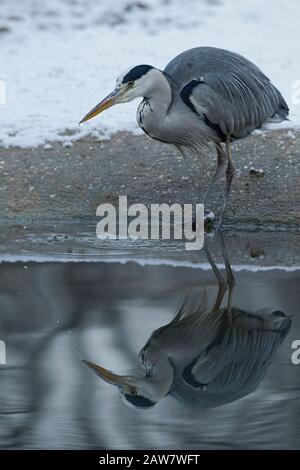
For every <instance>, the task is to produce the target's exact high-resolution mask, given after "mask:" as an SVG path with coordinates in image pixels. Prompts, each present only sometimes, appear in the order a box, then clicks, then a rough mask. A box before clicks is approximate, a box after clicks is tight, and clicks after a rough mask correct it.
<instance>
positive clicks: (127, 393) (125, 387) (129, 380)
mask: <svg viewBox="0 0 300 470" xmlns="http://www.w3.org/2000/svg"><path fill="white" fill-rule="evenodd" d="M83 362H84V363H85V364H86V365H87V366H88V367H89V368H90V369H92V371H93V372H95V374H96V375H98V377H100V378H101V379H102V380H104V381H105V382H107V383H108V384H110V385H114V386H115V387H117V388H118V389H119V392H120V394H121V397H122V400H123V401H124V403H125V404H126V405H129V406H133V407H135V408H151V407H152V406H154V405H155V404H156V403H157V401H159V399H160V398H162V397H159V394H158V392H157V391H156V390H155V387H153V386H152V385H151V384H149V382H148V383H147V377H135V376H132V375H117V374H114V373H113V372H111V371H109V370H107V369H104V367H101V366H99V365H97V364H94V363H93V362H90V361H83Z"/></svg>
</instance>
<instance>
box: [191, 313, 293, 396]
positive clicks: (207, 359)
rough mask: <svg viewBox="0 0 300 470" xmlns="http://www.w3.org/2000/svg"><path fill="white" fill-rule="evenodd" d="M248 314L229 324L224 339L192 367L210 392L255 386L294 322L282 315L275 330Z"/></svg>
mask: <svg viewBox="0 0 300 470" xmlns="http://www.w3.org/2000/svg"><path fill="white" fill-rule="evenodd" d="M243 316H245V317H246V320H247V322H246V323H245V322H244V319H243ZM247 317H248V315H240V321H237V323H236V325H234V326H232V327H231V328H229V327H228V328H227V330H226V332H225V334H224V336H223V338H222V342H221V343H220V344H217V345H215V346H213V347H212V348H208V349H207V351H206V352H205V354H203V355H201V356H200V357H199V358H198V361H197V362H196V363H195V365H194V366H193V368H192V370H191V374H192V376H193V377H194V379H195V381H196V382H198V383H202V384H203V383H204V384H208V385H207V389H208V390H209V391H211V392H217V393H220V392H224V391H227V392H228V391H232V392H234V391H235V392H236V391H237V389H239V388H243V387H248V388H251V387H255V386H256V385H257V384H258V383H259V381H260V380H261V379H262V378H263V377H264V375H265V373H266V371H267V369H268V367H269V365H270V363H271V362H272V359H273V357H274V354H275V353H276V351H277V349H278V347H279V346H280V344H281V343H282V341H283V339H284V338H285V336H286V334H287V333H288V331H289V328H290V325H291V321H290V319H288V318H287V317H285V316H282V317H281V320H280V321H279V320H278V323H276V327H275V326H274V330H273V331H272V330H269V329H265V326H264V323H263V322H259V320H257V318H255V317H252V318H251V317H249V318H247ZM238 320H239V318H238ZM269 325H270V323H268V324H267V325H266V326H267V327H269ZM273 325H275V324H273Z"/></svg>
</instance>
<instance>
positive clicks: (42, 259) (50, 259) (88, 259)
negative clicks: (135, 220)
mask: <svg viewBox="0 0 300 470" xmlns="http://www.w3.org/2000/svg"><path fill="white" fill-rule="evenodd" d="M29 262H34V263H54V262H55V263H119V264H126V263H132V262H133V263H136V264H137V265H139V266H171V267H174V268H193V269H202V270H203V271H209V270H210V269H211V266H210V264H209V263H193V262H192V261H180V260H172V259H168V258H134V257H132V258H130V257H127V258H125V257H124V258H116V257H107V256H106V257H100V256H99V257H95V256H82V257H81V256H78V255H77V256H71V255H69V254H68V255H59V256H53V255H32V254H30V255H20V254H17V255H11V254H3V255H0V263H29ZM217 266H218V267H219V268H222V267H223V266H224V264H222V263H217ZM232 269H233V270H234V271H235V272H239V271H248V272H258V271H274V270H278V271H285V272H294V271H299V270H300V266H279V265H273V266H272V265H271V266H259V265H257V264H256V265H255V264H254V265H253V264H233V265H232Z"/></svg>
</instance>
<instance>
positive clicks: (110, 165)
mask: <svg viewBox="0 0 300 470" xmlns="http://www.w3.org/2000/svg"><path fill="white" fill-rule="evenodd" d="M299 144H300V132H296V131H288V130H282V131H272V132H269V133H266V134H263V135H252V136H250V137H249V138H247V139H244V140H241V141H238V142H236V143H235V144H234V145H233V158H234V161H235V163H236V170H237V171H236V177H235V180H234V182H233V187H232V194H231V201H230V208H229V210H228V214H227V219H226V224H227V226H230V225H233V226H234V229H235V230H239V229H249V228H250V229H251V230H253V229H256V228H260V229H263V230H270V229H271V230H279V229H283V230H290V229H291V230H297V229H298V228H299V222H300V197H299V196H300V185H299V176H300V172H299V168H300V151H299V148H300V145H299ZM47 147H50V148H47V149H45V148H34V149H19V148H13V149H3V148H1V149H0V170H1V171H0V219H1V220H7V219H8V220H13V221H14V222H21V223H23V222H26V221H29V220H34V221H35V222H43V221H46V220H50V219H51V220H52V219H55V220H56V221H58V222H60V221H62V220H63V221H64V222H67V221H80V222H83V221H85V220H92V219H93V218H94V216H95V211H96V208H97V206H98V205H99V204H100V203H103V202H113V203H114V202H117V199H118V196H119V195H120V194H122V195H127V196H128V200H129V203H133V202H141V203H146V204H149V203H152V202H160V203H161V202H181V203H183V202H186V203H188V202H194V203H195V202H201V198H202V195H203V193H204V191H205V188H206V187H207V184H208V182H209V181H210V178H211V177H212V174H213V171H214V168H215V161H209V162H207V164H206V169H203V168H202V167H201V163H200V161H199V160H198V159H197V157H193V156H189V157H188V159H187V160H186V161H185V160H183V159H182V158H181V157H180V155H178V154H177V152H176V151H175V150H174V149H173V148H172V147H171V146H168V145H164V144H161V143H158V142H154V141H150V140H149V139H147V138H146V137H144V136H133V135H131V134H126V133H119V134H117V135H115V136H114V137H113V138H112V139H111V140H109V141H102V142H96V141H95V140H92V139H85V140H81V141H78V142H75V143H74V145H73V146H72V147H68V148H64V147H63V146H62V145H61V144H54V145H51V146H50V145H49V146H47ZM251 167H254V168H255V169H258V170H263V176H255V175H251V174H250V173H251V172H250V170H251ZM223 183H224V179H223V180H222V181H221V182H220V183H219V184H218V186H217V187H216V188H215V191H214V193H213V195H212V198H211V201H210V204H209V207H207V208H209V209H212V210H213V211H214V212H215V213H216V214H217V213H218V207H219V206H220V203H221V196H222V188H223Z"/></svg>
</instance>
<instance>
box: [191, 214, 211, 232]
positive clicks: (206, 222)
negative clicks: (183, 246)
mask: <svg viewBox="0 0 300 470" xmlns="http://www.w3.org/2000/svg"><path fill="white" fill-rule="evenodd" d="M214 220H215V214H214V213H213V212H212V211H205V212H204V228H205V231H206V232H211V231H212V230H213V228H214ZM192 229H193V231H194V232H195V231H196V229H197V221H196V217H193V219H192Z"/></svg>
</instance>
